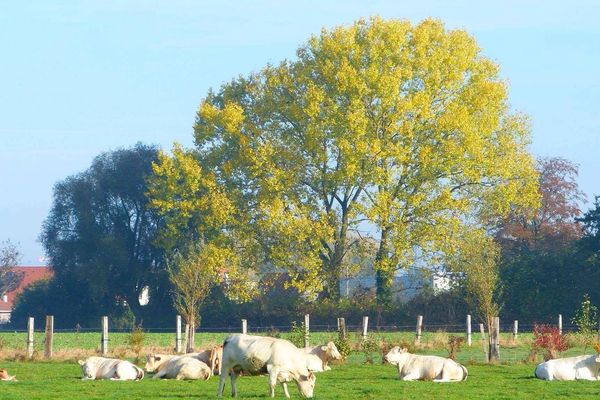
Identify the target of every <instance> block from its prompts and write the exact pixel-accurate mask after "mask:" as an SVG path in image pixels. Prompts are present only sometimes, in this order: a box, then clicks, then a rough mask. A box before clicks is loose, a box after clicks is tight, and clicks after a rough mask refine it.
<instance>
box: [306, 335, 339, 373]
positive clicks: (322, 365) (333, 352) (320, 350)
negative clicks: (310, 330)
mask: <svg viewBox="0 0 600 400" xmlns="http://www.w3.org/2000/svg"><path fill="white" fill-rule="evenodd" d="M304 352H305V353H306V359H307V361H306V365H307V367H308V369H309V370H311V371H313V372H323V371H329V370H331V367H330V366H329V365H327V364H328V363H329V361H331V360H341V359H342V355H341V354H340V352H339V351H338V349H337V347H336V346H335V343H333V342H329V343H327V344H326V345H323V346H314V347H307V348H305V349H304Z"/></svg>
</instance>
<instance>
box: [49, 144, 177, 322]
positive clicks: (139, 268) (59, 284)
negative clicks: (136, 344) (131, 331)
mask: <svg viewBox="0 0 600 400" xmlns="http://www.w3.org/2000/svg"><path fill="white" fill-rule="evenodd" d="M157 156H158V151H157V149H156V148H155V147H152V146H147V145H142V144H138V145H136V146H135V147H134V148H131V149H123V150H116V151H112V152H107V153H104V154H101V155H100V156H98V157H96V158H95V159H94V161H93V162H92V165H91V166H90V168H89V169H87V170H86V171H85V172H82V173H80V174H77V175H73V176H71V177H68V178H67V179H65V180H64V181H62V182H59V183H58V184H57V185H56V186H55V188H54V200H53V204H52V208H51V211H50V214H49V215H48V217H47V219H46V220H45V222H44V225H43V230H42V234H41V241H42V244H43V246H44V248H45V250H46V254H47V255H48V256H49V259H50V262H51V265H52V268H53V270H54V277H53V279H52V283H51V284H50V287H51V288H53V289H54V290H57V291H61V292H63V293H64V300H63V301H61V302H59V303H57V304H51V305H50V307H51V308H56V310H48V311H50V312H52V313H53V314H54V315H56V316H57V320H61V323H64V324H71V326H74V325H75V323H77V322H79V323H81V324H86V323H88V322H89V321H90V320H91V321H94V319H95V318H97V317H98V316H100V315H106V314H112V313H115V314H118V313H119V312H120V311H119V308H122V307H124V306H127V307H128V308H130V309H131V311H132V312H133V314H134V315H135V317H136V319H137V321H138V322H139V321H141V320H142V319H143V318H144V316H145V315H150V314H152V313H156V311H157V309H156V308H155V306H156V307H162V306H163V305H164V304H165V303H166V304H167V305H168V304H169V301H166V302H165V301H164V300H163V299H164V298H165V296H166V297H167V299H168V296H169V286H168V279H167V274H166V270H165V265H164V250H162V249H161V248H160V247H157V246H156V245H155V243H154V241H155V240H156V238H157V232H158V229H159V227H160V226H161V225H162V220H161V217H160V216H159V215H158V214H157V213H155V212H154V211H153V209H151V208H149V207H148V201H147V198H146V196H145V195H146V181H145V179H146V177H147V176H148V175H150V174H151V173H152V162H153V161H156V160H157ZM144 290H148V293H149V298H150V302H149V304H148V305H147V306H146V307H144V308H143V309H142V307H141V305H140V302H139V297H140V295H141V294H142V292H143V291H144Z"/></svg>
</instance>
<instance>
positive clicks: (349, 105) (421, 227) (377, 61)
mask: <svg viewBox="0 0 600 400" xmlns="http://www.w3.org/2000/svg"><path fill="white" fill-rule="evenodd" d="M498 71H499V67H498V66H497V65H496V64H495V63H494V62H492V61H491V60H489V59H487V58H486V57H484V56H483V55H482V53H481V50H480V49H479V47H478V46H477V44H476V42H475V40H474V39H473V38H472V37H471V36H469V35H468V34H467V33H466V32H464V31H462V30H446V29H445V28H444V26H443V24H442V23H441V22H439V21H436V20H425V21H423V22H421V23H419V24H416V25H412V24H411V23H409V22H407V21H398V20H382V19H380V18H372V19H369V20H360V21H358V22H356V23H354V24H352V25H350V26H346V27H338V28H334V29H332V30H326V29H324V30H323V31H322V32H321V34H320V35H319V36H314V37H312V38H311V39H309V41H308V42H307V43H306V44H305V45H304V46H302V47H301V48H299V49H298V51H297V58H296V59H294V60H289V61H284V62H282V63H281V64H279V65H277V66H267V67H266V68H265V69H263V70H262V71H260V72H259V73H256V74H252V75H250V76H248V77H240V78H238V79H236V80H233V81H232V82H230V83H227V84H225V85H223V86H222V87H221V88H220V89H219V90H218V91H216V92H212V91H211V92H209V93H208V95H207V97H206V98H205V99H204V100H203V102H202V104H201V105H200V108H199V111H198V117H197V121H196V125H195V142H196V151H197V154H198V160H199V163H201V164H202V166H203V168H204V169H205V171H207V172H209V173H211V174H214V176H215V177H216V179H217V181H218V182H219V183H220V184H221V185H222V187H223V188H224V190H225V191H226V192H227V193H228V194H229V196H230V198H231V199H232V202H233V204H235V206H236V208H237V210H238V212H239V215H240V218H239V219H240V220H243V221H245V223H246V225H247V226H248V227H249V228H248V229H247V233H246V236H247V237H250V236H252V237H254V238H255V242H256V243H257V244H258V245H259V246H260V248H261V251H262V260H259V262H261V263H262V264H264V265H270V266H273V267H274V268H279V269H282V270H285V271H287V273H288V274H289V275H290V277H291V284H292V285H293V286H295V287H296V288H298V289H299V290H301V291H302V292H321V291H322V290H324V293H325V294H327V295H328V296H330V297H333V298H337V296H339V286H338V285H339V283H338V281H339V278H340V274H341V270H342V267H343V265H344V263H345V262H352V260H351V259H349V257H347V254H348V252H349V249H351V248H352V247H353V246H355V245H356V244H357V243H358V242H357V241H356V240H354V239H353V238H352V237H351V236H350V234H351V233H354V234H355V236H356V235H365V234H371V235H373V236H375V238H376V240H377V242H378V252H377V256H376V264H375V266H376V269H377V270H378V290H379V295H380V300H381V301H382V302H387V301H389V299H390V297H391V293H390V286H391V280H392V278H393V276H394V274H395V272H396V271H397V270H398V269H401V268H406V267H409V266H410V265H412V264H414V263H415V262H416V260H417V258H421V259H423V258H425V257H429V258H430V260H431V261H430V262H436V260H437V259H439V258H440V257H442V256H444V255H448V254H451V253H453V252H456V251H458V248H459V246H460V242H459V241H458V240H457V239H456V238H458V237H460V232H461V231H462V230H464V229H465V228H467V227H469V226H471V225H473V224H477V223H479V222H480V221H482V220H487V219H489V218H491V217H497V216H503V215H506V214H507V213H508V211H509V210H510V209H511V207H515V206H519V207H535V205H536V203H537V201H538V195H537V173H536V170H535V165H534V160H533V159H532V157H531V155H530V154H529V152H528V151H527V145H528V143H529V128H528V124H527V120H526V118H525V117H524V116H522V115H520V114H514V113H512V112H511V111H510V108H509V105H508V102H507V88H506V84H505V82H504V81H503V80H502V79H500V77H499V74H498ZM468 229H471V228H470V227H469V228H468Z"/></svg>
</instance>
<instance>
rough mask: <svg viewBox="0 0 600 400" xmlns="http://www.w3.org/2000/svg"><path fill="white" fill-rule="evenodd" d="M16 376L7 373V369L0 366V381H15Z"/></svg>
mask: <svg viewBox="0 0 600 400" xmlns="http://www.w3.org/2000/svg"><path fill="white" fill-rule="evenodd" d="M16 380H17V377H16V376H14V375H13V376H10V375H9V374H8V371H7V370H5V369H4V368H0V381H16Z"/></svg>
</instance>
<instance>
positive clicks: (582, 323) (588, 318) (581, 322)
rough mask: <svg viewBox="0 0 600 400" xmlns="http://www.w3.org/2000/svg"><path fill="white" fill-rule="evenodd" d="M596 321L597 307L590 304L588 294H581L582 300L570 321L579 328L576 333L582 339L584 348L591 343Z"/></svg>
mask: <svg viewBox="0 0 600 400" xmlns="http://www.w3.org/2000/svg"><path fill="white" fill-rule="evenodd" d="M597 321H598V308H597V307H596V306H595V305H593V304H592V302H591V300H590V296H589V295H587V294H586V295H584V296H583V301H582V302H581V306H580V307H579V310H577V312H576V313H575V316H574V317H573V318H572V319H571V323H573V324H575V325H577V327H578V328H579V330H578V332H577V333H578V334H579V335H580V338H581V339H582V341H583V344H584V347H585V349H587V347H588V346H590V345H592V343H593V341H594V336H595V333H596V323H597Z"/></svg>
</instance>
